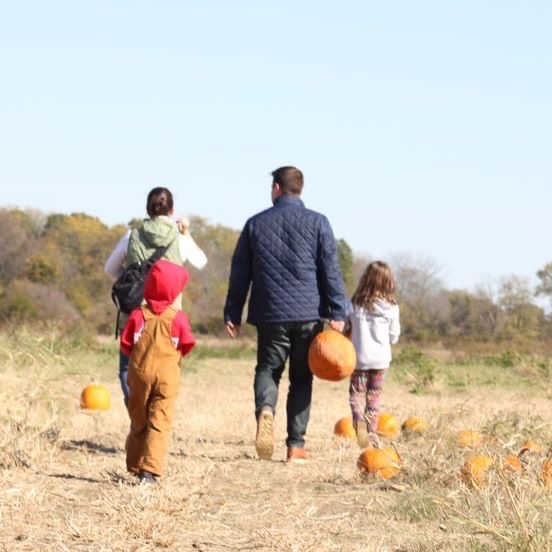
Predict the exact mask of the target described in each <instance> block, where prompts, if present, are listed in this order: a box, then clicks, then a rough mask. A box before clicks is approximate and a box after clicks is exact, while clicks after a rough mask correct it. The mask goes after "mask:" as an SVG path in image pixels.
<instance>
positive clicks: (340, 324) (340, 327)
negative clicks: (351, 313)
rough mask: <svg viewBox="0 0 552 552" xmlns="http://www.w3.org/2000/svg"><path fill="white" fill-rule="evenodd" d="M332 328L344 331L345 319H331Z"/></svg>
mask: <svg viewBox="0 0 552 552" xmlns="http://www.w3.org/2000/svg"><path fill="white" fill-rule="evenodd" d="M330 328H331V329H332V330H336V331H337V332H340V333H343V329H344V328H345V321H343V320H330Z"/></svg>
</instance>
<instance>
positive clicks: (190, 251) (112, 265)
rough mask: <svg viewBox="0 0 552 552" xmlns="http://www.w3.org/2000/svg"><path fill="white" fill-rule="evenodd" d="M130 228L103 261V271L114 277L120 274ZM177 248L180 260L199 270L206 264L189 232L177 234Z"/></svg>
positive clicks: (203, 255)
mask: <svg viewBox="0 0 552 552" xmlns="http://www.w3.org/2000/svg"><path fill="white" fill-rule="evenodd" d="M129 238H130V230H129V231H128V232H127V233H126V234H125V235H124V236H123V237H122V238H121V239H120V240H119V241H118V242H117V245H116V246H115V249H114V250H113V251H112V253H111V255H109V258H108V259H107V261H106V262H105V265H104V272H105V273H106V274H109V276H111V277H112V278H114V279H116V278H118V277H119V275H120V274H121V271H122V269H123V264H124V261H125V257H126V254H127V249H128V240H129ZM178 248H179V250H180V256H181V257H182V261H184V262H186V261H188V262H189V263H190V264H191V265H192V266H193V267H194V268H197V269H198V270H201V269H202V268H203V267H204V266H205V265H206V264H207V257H206V256H205V253H204V252H203V250H202V249H201V248H200V247H199V246H198V245H197V244H196V242H195V241H194V239H193V238H192V236H190V235H189V234H179V236H178Z"/></svg>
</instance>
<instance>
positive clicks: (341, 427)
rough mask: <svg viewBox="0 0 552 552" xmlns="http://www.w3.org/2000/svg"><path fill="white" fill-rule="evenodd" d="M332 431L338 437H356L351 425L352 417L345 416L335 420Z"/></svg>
mask: <svg viewBox="0 0 552 552" xmlns="http://www.w3.org/2000/svg"><path fill="white" fill-rule="evenodd" d="M334 433H335V434H336V435H338V436H339V437H346V438H347V439H356V431H355V428H354V427H353V418H352V417H351V416H347V417H345V418H340V419H339V420H337V422H336V423H335V426H334Z"/></svg>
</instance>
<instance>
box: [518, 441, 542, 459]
mask: <svg viewBox="0 0 552 552" xmlns="http://www.w3.org/2000/svg"><path fill="white" fill-rule="evenodd" d="M541 451H542V445H541V444H540V443H539V442H538V441H534V440H533V439H528V440H527V441H525V443H523V445H521V450H520V451H519V454H520V456H521V455H522V454H526V453H528V452H541Z"/></svg>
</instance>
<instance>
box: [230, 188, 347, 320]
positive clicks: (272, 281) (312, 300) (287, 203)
mask: <svg viewBox="0 0 552 552" xmlns="http://www.w3.org/2000/svg"><path fill="white" fill-rule="evenodd" d="M250 282H251V296H250V301H249V312H248V317H247V321H248V322H250V323H252V324H256V323H259V322H284V321H293V320H317V319H319V318H326V317H327V318H333V319H343V318H344V304H345V297H344V292H343V282H342V278H341V272H340V269H339V264H338V260H337V247H336V243H335V238H334V236H333V232H332V230H331V227H330V224H329V222H328V220H327V219H326V217H325V216H323V215H321V214H320V213H316V212H315V211H311V210H309V209H306V208H305V206H304V204H303V202H302V201H301V200H300V199H298V198H295V197H292V196H287V195H284V196H281V197H280V198H279V200H278V201H277V202H276V205H275V206H274V207H272V208H270V209H267V210H265V211H263V212H261V213H259V214H257V215H255V216H254V217H252V218H250V219H249V220H248V221H247V223H246V225H245V227H244V230H243V232H242V234H241V236H240V239H239V241H238V244H237V246H236V250H235V252H234V256H233V259H232V271H231V275H230V286H229V290H228V297H227V301H226V307H225V319H226V320H228V319H229V320H232V321H233V322H234V323H240V321H241V315H242V309H243V304H244V302H245V297H246V295H247V290H248V287H249V283H250Z"/></svg>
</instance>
